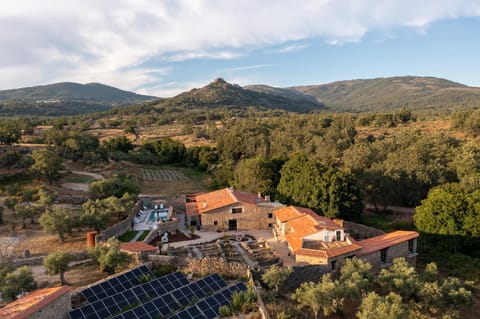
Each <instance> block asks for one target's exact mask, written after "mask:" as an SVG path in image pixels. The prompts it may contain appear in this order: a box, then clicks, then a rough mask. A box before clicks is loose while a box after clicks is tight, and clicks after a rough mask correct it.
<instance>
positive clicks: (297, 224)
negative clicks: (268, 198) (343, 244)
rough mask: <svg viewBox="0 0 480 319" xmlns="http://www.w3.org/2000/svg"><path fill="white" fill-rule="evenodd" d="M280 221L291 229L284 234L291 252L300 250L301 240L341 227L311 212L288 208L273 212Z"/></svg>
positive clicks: (292, 207) (306, 209)
mask: <svg viewBox="0 0 480 319" xmlns="http://www.w3.org/2000/svg"><path fill="white" fill-rule="evenodd" d="M273 213H274V215H275V216H276V217H277V218H279V219H280V220H285V221H286V223H287V225H288V226H289V227H290V228H292V229H293V231H292V232H289V233H287V234H285V238H286V239H287V241H288V244H289V245H290V248H291V250H292V252H294V253H296V251H297V250H298V249H300V248H302V242H303V238H304V237H306V236H309V235H312V234H315V233H318V232H319V231H320V230H322V229H325V228H326V229H340V228H341V227H340V226H339V225H338V224H337V223H335V222H334V221H332V220H331V219H329V218H327V217H324V216H320V215H318V214H317V213H315V212H314V211H313V210H311V209H308V208H304V207H297V206H288V207H286V208H282V209H279V210H276V211H274V212H273Z"/></svg>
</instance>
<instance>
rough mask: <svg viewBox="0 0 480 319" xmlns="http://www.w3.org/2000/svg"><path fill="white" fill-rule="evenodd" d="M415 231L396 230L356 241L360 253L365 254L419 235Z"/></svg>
mask: <svg viewBox="0 0 480 319" xmlns="http://www.w3.org/2000/svg"><path fill="white" fill-rule="evenodd" d="M419 236H420V235H419V234H418V233H417V232H416V231H406V230H397V231H394V232H391V233H387V234H383V235H380V236H375V237H372V238H368V239H365V240H360V241H358V242H357V244H358V245H360V246H361V247H362V250H361V251H360V255H367V254H370V253H373V252H375V251H379V250H382V249H384V248H387V247H391V246H394V245H398V244H400V243H403V242H406V241H408V240H410V239H414V238H417V237H419Z"/></svg>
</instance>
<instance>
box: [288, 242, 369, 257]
mask: <svg viewBox="0 0 480 319" xmlns="http://www.w3.org/2000/svg"><path fill="white" fill-rule="evenodd" d="M325 246H326V247H325V248H323V249H312V248H300V249H298V250H297V251H296V252H295V255H304V256H312V257H320V258H333V257H337V256H341V255H346V254H350V253H353V252H356V251H359V250H360V249H362V247H361V246H360V245H357V244H355V243H352V242H351V241H350V239H347V240H346V241H344V242H336V241H334V242H331V243H325Z"/></svg>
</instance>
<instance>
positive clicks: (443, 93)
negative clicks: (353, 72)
mask: <svg viewBox="0 0 480 319" xmlns="http://www.w3.org/2000/svg"><path fill="white" fill-rule="evenodd" d="M248 88H249V89H251V90H256V91H260V92H264V91H265V90H264V87H263V86H249V87H248ZM269 91H270V93H272V94H278V95H282V96H285V95H290V94H292V91H294V92H298V93H301V94H304V95H306V96H310V97H313V98H315V99H316V100H317V101H319V102H321V103H323V104H325V106H326V107H327V108H329V109H331V110H334V111H351V112H375V111H378V112H383V111H394V110H398V109H400V108H404V107H407V108H409V109H410V110H414V111H418V110H428V109H432V110H436V111H439V110H456V109H462V108H471V107H478V106H480V88H477V87H469V86H466V85H463V84H460V83H456V82H452V81H449V80H445V79H440V78H435V77H418V76H404V77H390V78H377V79H369V80H349V81H339V82H332V83H328V84H322V85H309V86H296V87H290V88H283V89H282V88H270V89H269Z"/></svg>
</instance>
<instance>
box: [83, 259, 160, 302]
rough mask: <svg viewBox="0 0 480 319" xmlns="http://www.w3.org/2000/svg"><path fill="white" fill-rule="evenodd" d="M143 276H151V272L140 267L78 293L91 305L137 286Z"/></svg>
mask: <svg viewBox="0 0 480 319" xmlns="http://www.w3.org/2000/svg"><path fill="white" fill-rule="evenodd" d="M144 275H152V272H151V271H150V269H148V268H147V267H146V266H140V267H138V268H134V269H132V270H130V271H127V272H125V273H123V274H121V275H118V276H116V277H114V278H112V279H109V280H107V281H104V282H102V283H99V284H98V285H95V286H91V287H88V288H86V289H84V290H82V291H81V292H80V293H81V294H82V295H83V296H84V297H85V299H87V301H88V302H90V303H91V302H94V301H97V300H100V299H103V298H106V297H108V296H111V295H113V294H115V293H118V292H121V291H124V290H126V289H129V288H131V287H133V286H136V285H138V284H139V283H140V280H141V277H142V276H144Z"/></svg>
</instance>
